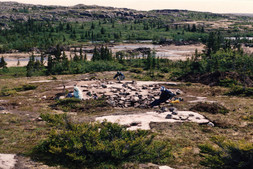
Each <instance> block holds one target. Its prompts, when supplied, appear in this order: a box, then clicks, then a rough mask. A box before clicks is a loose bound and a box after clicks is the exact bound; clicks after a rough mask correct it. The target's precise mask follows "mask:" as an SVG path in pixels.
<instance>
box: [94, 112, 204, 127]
mask: <svg viewBox="0 0 253 169" xmlns="http://www.w3.org/2000/svg"><path fill="white" fill-rule="evenodd" d="M168 114H171V112H164V113H157V112H146V113H140V114H129V115H110V116H102V117H97V118H96V121H100V122H102V121H104V120H107V121H108V122H112V123H119V124H120V125H124V126H127V127H128V129H129V130H137V129H143V130H150V126H149V124H150V123H151V122H169V123H175V122H196V123H200V124H202V123H208V122H209V120H208V119H206V118H205V117H204V116H202V115H201V114H199V113H195V112H192V111H178V114H177V115H171V118H169V119H166V116H167V115H168ZM135 122H138V125H134V126H131V124H133V123H135Z"/></svg>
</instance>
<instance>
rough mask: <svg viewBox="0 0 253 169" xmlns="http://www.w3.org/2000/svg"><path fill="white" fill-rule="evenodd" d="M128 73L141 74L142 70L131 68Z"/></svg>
mask: <svg viewBox="0 0 253 169" xmlns="http://www.w3.org/2000/svg"><path fill="white" fill-rule="evenodd" d="M129 71H130V72H133V73H138V74H139V73H142V72H143V69H142V68H131V69H130V70H129Z"/></svg>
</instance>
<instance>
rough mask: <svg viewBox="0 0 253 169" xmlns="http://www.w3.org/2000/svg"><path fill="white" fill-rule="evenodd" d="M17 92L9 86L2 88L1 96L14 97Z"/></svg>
mask: <svg viewBox="0 0 253 169" xmlns="http://www.w3.org/2000/svg"><path fill="white" fill-rule="evenodd" d="M16 93H17V91H16V90H15V89H10V88H8V87H7V86H4V87H2V89H1V95H2V96H12V95H15V94H16Z"/></svg>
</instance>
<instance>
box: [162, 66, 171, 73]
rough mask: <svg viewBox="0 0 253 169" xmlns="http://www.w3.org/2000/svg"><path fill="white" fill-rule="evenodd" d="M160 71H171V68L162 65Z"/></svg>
mask: <svg viewBox="0 0 253 169" xmlns="http://www.w3.org/2000/svg"><path fill="white" fill-rule="evenodd" d="M160 71H161V72H162V73H169V72H170V69H169V68H168V67H162V68H161V69H160Z"/></svg>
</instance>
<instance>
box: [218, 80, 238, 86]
mask: <svg viewBox="0 0 253 169" xmlns="http://www.w3.org/2000/svg"><path fill="white" fill-rule="evenodd" d="M235 85H238V81H236V80H235V79H230V78H226V79H223V80H222V79H221V80H220V82H219V86H224V87H233V86H235Z"/></svg>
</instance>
